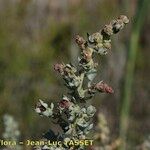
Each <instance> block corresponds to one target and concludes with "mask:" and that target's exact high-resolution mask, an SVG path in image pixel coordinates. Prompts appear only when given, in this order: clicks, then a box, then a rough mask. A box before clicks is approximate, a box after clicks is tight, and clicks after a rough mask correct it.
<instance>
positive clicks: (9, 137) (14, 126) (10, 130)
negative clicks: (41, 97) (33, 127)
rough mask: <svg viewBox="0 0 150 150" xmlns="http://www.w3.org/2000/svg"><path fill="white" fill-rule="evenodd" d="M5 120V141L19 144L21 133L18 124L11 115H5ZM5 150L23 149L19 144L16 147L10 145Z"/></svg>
mask: <svg viewBox="0 0 150 150" xmlns="http://www.w3.org/2000/svg"><path fill="white" fill-rule="evenodd" d="M3 120H4V127H5V128H4V133H3V135H2V136H3V138H4V140H6V141H7V142H8V141H10V142H16V143H17V142H19V138H20V131H19V125H18V122H17V121H15V119H14V118H13V117H12V116H11V115H9V114H5V115H4V117H3ZM3 150H22V147H21V146H20V145H18V143H17V144H16V145H13V144H12V145H8V146H6V148H5V149H3Z"/></svg>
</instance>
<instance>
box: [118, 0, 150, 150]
mask: <svg viewBox="0 0 150 150" xmlns="http://www.w3.org/2000/svg"><path fill="white" fill-rule="evenodd" d="M148 4H149V1H148V0H139V1H138V6H137V11H136V15H135V17H134V20H133V29H132V33H131V39H130V46H129V55H128V60H127V70H126V76H125V85H124V91H123V103H122V109H121V115H120V138H121V139H122V141H123V144H122V145H121V148H120V149H121V150H126V144H125V143H126V142H125V141H126V137H127V129H128V118H129V112H130V104H131V96H132V83H133V78H134V68H135V62H136V55H137V49H138V41H139V36H140V31H141V28H142V25H143V22H144V18H145V16H146V12H147V10H148V9H147V8H148Z"/></svg>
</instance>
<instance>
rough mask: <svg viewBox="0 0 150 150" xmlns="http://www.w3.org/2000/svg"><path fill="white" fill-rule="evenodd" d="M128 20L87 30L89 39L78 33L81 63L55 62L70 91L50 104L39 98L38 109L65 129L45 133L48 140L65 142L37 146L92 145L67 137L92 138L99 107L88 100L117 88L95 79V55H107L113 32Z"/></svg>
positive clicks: (79, 149)
mask: <svg viewBox="0 0 150 150" xmlns="http://www.w3.org/2000/svg"><path fill="white" fill-rule="evenodd" d="M128 22H129V20H128V18H127V17H126V16H124V15H121V16H120V17H118V18H117V19H115V20H112V21H111V22H110V23H109V24H108V25H105V26H104V28H103V29H102V30H100V31H98V32H96V33H93V34H89V33H87V40H85V39H84V38H83V37H81V36H79V35H77V36H76V37H75V42H76V43H77V45H78V46H79V48H80V50H81V55H80V57H79V58H78V66H74V65H73V64H71V63H69V64H64V63H61V64H55V65H54V70H55V71H56V72H58V73H59V74H60V75H61V76H62V78H63V80H64V83H65V86H66V87H67V89H68V90H69V92H68V93H67V94H66V95H63V96H62V98H61V100H60V102H58V103H57V104H54V103H51V104H50V105H48V104H47V103H45V102H43V101H42V100H39V102H38V103H37V104H36V108H35V111H36V112H37V113H38V114H39V115H41V116H45V117H48V118H50V119H52V121H53V122H54V124H57V125H59V126H60V127H61V128H62V133H57V134H56V133H54V132H53V131H52V130H49V131H48V133H46V134H45V136H44V138H45V140H52V141H62V142H63V143H64V144H62V146H61V147H59V146H58V145H56V146H48V145H43V147H38V148H36V149H50V150H55V149H57V150H66V149H67V150H73V149H76V150H84V149H88V148H87V147H85V146H84V145H77V146H75V145H68V144H65V141H69V140H84V139H89V137H88V133H89V132H90V131H91V129H92V128H93V121H92V119H93V117H94V114H95V113H96V108H95V107H94V106H92V105H89V103H87V102H88V101H89V100H90V99H91V98H92V97H93V96H94V95H95V94H96V93H97V92H100V93H108V94H112V93H114V90H113V89H112V88H111V87H110V86H109V85H108V84H107V83H105V82H104V81H100V82H98V83H95V82H93V80H94V78H95V76H96V74H97V67H98V63H96V62H95V60H94V56H95V55H96V54H98V55H106V54H107V53H108V52H109V51H110V50H111V36H112V35H114V34H116V33H118V32H119V31H120V30H121V29H123V28H124V26H125V25H126V24H127V23H128Z"/></svg>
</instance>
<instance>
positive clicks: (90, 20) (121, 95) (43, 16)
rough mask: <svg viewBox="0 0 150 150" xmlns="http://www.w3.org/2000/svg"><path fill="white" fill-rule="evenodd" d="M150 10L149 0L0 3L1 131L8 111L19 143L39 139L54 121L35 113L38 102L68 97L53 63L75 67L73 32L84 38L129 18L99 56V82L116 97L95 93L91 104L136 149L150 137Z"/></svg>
mask: <svg viewBox="0 0 150 150" xmlns="http://www.w3.org/2000/svg"><path fill="white" fill-rule="evenodd" d="M148 5H149V2H148V0H130V1H129V0H111V1H110V0H0V101H1V104H0V121H1V123H0V133H2V132H3V128H4V127H3V121H2V117H3V115H4V114H6V113H8V114H11V115H13V116H14V117H15V118H16V120H17V121H18V122H19V125H20V130H21V133H22V137H21V139H29V138H32V139H37V138H40V136H41V134H42V133H43V132H44V131H47V129H48V128H49V127H50V124H51V123H50V122H49V121H48V120H47V119H44V118H42V119H41V117H39V116H37V114H36V113H35V112H34V105H35V103H36V101H37V100H38V99H39V98H41V99H43V100H45V101H48V102H49V103H50V102H51V101H58V100H59V99H60V98H61V96H62V94H64V93H66V89H65V88H64V86H63V82H62V80H61V78H60V77H59V76H57V75H56V74H55V73H54V71H53V64H55V63H56V62H65V63H67V62H73V63H74V64H76V61H77V57H78V54H79V50H78V47H77V46H76V45H75V44H74V35H76V34H80V35H82V36H84V37H86V33H87V32H89V33H93V32H95V31H98V30H100V29H101V28H102V27H103V26H104V25H105V24H108V23H109V21H110V20H112V19H115V18H116V17H118V16H119V15H120V14H125V15H127V16H128V17H129V19H130V23H129V24H128V25H127V26H126V27H125V29H123V30H122V31H121V32H120V33H119V34H117V35H116V36H115V37H113V42H112V43H113V47H112V51H111V52H110V53H109V55H107V56H106V57H101V58H100V59H99V63H100V68H99V71H100V72H99V74H98V77H97V79H99V80H104V81H106V82H107V83H110V85H112V86H113V88H114V89H115V94H114V95H111V96H110V95H105V94H101V95H97V96H96V97H95V98H94V100H93V103H94V105H95V106H97V109H98V110H99V111H100V112H103V113H104V114H105V115H106V117H107V120H108V122H109V127H110V128H111V131H112V138H115V137H118V136H119V135H120V136H121V137H123V138H124V137H126V138H127V141H128V149H131V150H132V149H133V147H134V146H135V145H137V144H139V143H141V142H142V141H143V139H145V138H146V137H147V136H148V135H149V134H150V84H149V81H150V59H149V56H150V51H149V49H150V41H149V35H150V29H149V25H150V16H149V15H148ZM127 119H129V122H127ZM95 123H96V119H95ZM126 124H127V125H128V126H126Z"/></svg>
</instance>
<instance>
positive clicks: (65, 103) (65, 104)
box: [59, 99, 71, 109]
mask: <svg viewBox="0 0 150 150" xmlns="http://www.w3.org/2000/svg"><path fill="white" fill-rule="evenodd" d="M70 105H71V102H70V101H69V100H65V99H63V100H62V101H60V102H59V107H60V108H61V109H68V108H69V106H70Z"/></svg>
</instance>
